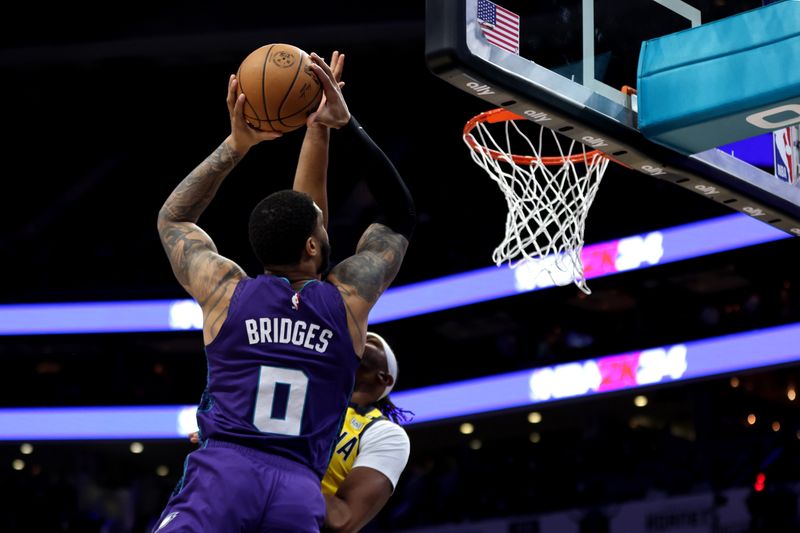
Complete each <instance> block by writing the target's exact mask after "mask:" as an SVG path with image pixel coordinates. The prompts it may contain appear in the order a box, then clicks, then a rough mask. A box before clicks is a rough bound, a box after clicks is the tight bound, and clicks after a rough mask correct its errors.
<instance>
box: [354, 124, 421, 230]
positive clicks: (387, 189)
mask: <svg viewBox="0 0 800 533" xmlns="http://www.w3.org/2000/svg"><path fill="white" fill-rule="evenodd" d="M339 131H341V132H343V133H344V134H345V135H346V136H347V137H350V138H352V142H353V146H354V149H355V150H357V151H358V154H357V155H358V157H357V160H358V164H359V165H360V166H361V167H362V171H363V172H364V181H366V183H367V186H368V187H369V190H370V192H371V193H372V196H373V197H374V198H375V201H376V203H377V204H378V207H379V208H380V210H381V212H382V213H383V214H382V216H381V217H380V218H379V219H378V222H379V223H381V224H383V225H385V226H388V227H389V228H391V229H392V230H393V231H395V232H397V233H399V234H401V235H403V236H404V237H405V238H406V239H410V238H411V234H412V233H413V232H414V226H415V225H416V223H417V211H416V208H415V207H414V199H413V198H412V197H411V193H409V192H408V188H407V187H406V184H405V183H404V182H403V178H401V177H400V174H399V173H398V172H397V169H396V168H395V167H394V165H393V164H392V162H391V161H390V160H389V158H388V157H386V154H384V153H383V150H381V149H380V148H379V147H378V145H377V144H375V141H373V140H372V138H371V137H370V136H369V135H367V132H366V131H364V128H362V127H361V124H359V123H358V121H357V120H356V119H355V117H353V116H352V115H351V117H350V122H348V123H347V125H346V126H344V127H343V128H341V129H340V130H339ZM354 155H355V154H354Z"/></svg>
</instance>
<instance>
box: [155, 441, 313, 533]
mask: <svg viewBox="0 0 800 533" xmlns="http://www.w3.org/2000/svg"><path fill="white" fill-rule="evenodd" d="M324 518H325V501H324V500H323V498H322V493H321V491H320V480H319V478H318V477H317V475H316V474H315V473H314V472H313V471H312V470H311V469H309V468H307V467H305V466H303V465H301V464H300V463H296V462H294V461H292V460H290V459H286V458H284V457H280V456H276V455H271V454H268V453H265V452H262V451H259V450H254V449H252V448H248V447H245V446H239V445H237V444H231V443H228V442H221V441H206V444H205V445H204V446H203V447H202V448H200V449H198V450H195V451H194V452H192V453H190V454H189V455H188V456H187V457H186V464H185V466H184V474H183V478H182V479H181V481H180V483H179V484H178V487H177V488H176V489H175V492H174V493H173V494H172V496H171V497H170V499H169V502H168V503H167V507H166V509H164V512H163V513H162V514H161V517H160V518H159V519H158V522H157V523H156V527H155V529H154V530H153V531H154V533H155V531H158V532H159V533H176V532H184V531H191V532H200V531H214V532H215V533H224V532H227V531H230V532H237V533H238V532H248V531H254V532H256V531H257V532H265V533H266V532H278V531H286V532H288V531H292V532H295V531H297V532H300V531H314V532H318V531H319V530H320V527H322V522H323V519H324Z"/></svg>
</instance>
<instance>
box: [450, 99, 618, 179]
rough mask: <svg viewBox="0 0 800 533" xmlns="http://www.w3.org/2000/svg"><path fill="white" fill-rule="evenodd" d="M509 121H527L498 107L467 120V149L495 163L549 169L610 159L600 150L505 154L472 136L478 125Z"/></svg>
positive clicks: (465, 136)
mask: <svg viewBox="0 0 800 533" xmlns="http://www.w3.org/2000/svg"><path fill="white" fill-rule="evenodd" d="M510 120H527V119H526V118H525V117H523V116H521V115H517V114H516V113H513V112H511V111H509V110H508V109H503V108H502V107H498V108H496V109H490V110H488V111H484V112H483V113H479V114H477V115H475V116H474V117H472V118H471V119H469V120H468V121H467V123H466V124H464V132H463V135H464V140H465V141H466V142H467V144H468V145H469V147H470V148H472V149H473V150H474V151H476V152H483V153H484V154H486V155H487V156H489V157H491V158H492V159H495V160H497V161H508V159H509V158H510V159H511V160H512V161H513V162H514V163H516V164H518V165H533V164H542V165H545V166H548V167H551V166H559V165H563V164H564V163H566V162H567V161H569V162H570V163H584V162H591V161H593V160H594V159H595V158H596V157H603V158H606V159H610V158H609V157H608V156H606V155H605V154H603V153H602V152H601V151H600V150H591V151H589V152H580V153H577V154H573V155H569V156H560V155H559V156H548V157H536V156H532V155H516V154H505V153H503V152H499V151H497V150H493V149H491V148H489V147H487V146H483V145H481V144H480V143H479V142H478V141H477V140H476V139H475V137H474V136H473V135H472V130H473V129H475V126H477V125H478V124H479V123H482V122H487V123H489V124H495V123H498V122H508V121H510Z"/></svg>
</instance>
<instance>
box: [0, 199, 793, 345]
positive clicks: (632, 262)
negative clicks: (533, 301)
mask: <svg viewBox="0 0 800 533" xmlns="http://www.w3.org/2000/svg"><path fill="white" fill-rule="evenodd" d="M787 237H789V235H788V234H786V233H783V232H782V231H780V230H778V229H775V228H774V227H772V226H769V225H767V224H763V223H761V222H758V221H757V220H754V219H752V218H750V217H748V216H745V215H741V214H733V215H728V216H724V217H719V218H714V219H711V220H705V221H701V222H694V223H692V224H685V225H682V226H675V227H672V228H668V229H664V230H661V231H654V232H651V233H647V234H643V235H634V236H631V237H626V238H624V239H618V240H614V241H608V242H603V243H598V244H592V245H589V246H586V247H585V248H584V250H583V261H584V266H585V272H586V277H587V278H589V279H591V278H597V277H601V276H607V275H610V274H616V273H618V272H625V271H628V270H637V269H641V268H647V267H650V266H654V265H663V264H666V263H671V262H675V261H681V260H684V259H691V258H694V257H701V256H704V255H709V254H713V253H718V252H724V251H728V250H733V249H736V248H742V247H745V246H752V245H755V244H761V243H765V242H770V241H775V240H779V239H783V238H787ZM540 273H541V269H540V267H538V266H537V265H536V264H533V263H528V264H525V265H522V266H520V267H518V268H516V269H511V268H509V267H508V266H503V267H500V268H498V267H494V266H492V267H488V268H483V269H479V270H473V271H470V272H463V273H461V274H455V275H452V276H446V277H442V278H437V279H433V280H428V281H423V282H420V283H413V284H410V285H404V286H401V287H394V288H391V289H389V290H388V291H387V292H386V294H385V295H384V296H383V297H382V298H381V299H380V301H378V304H377V305H376V306H375V308H374V309H373V310H372V313H371V314H370V323H371V324H380V323H381V322H388V321H391V320H400V319H402V318H408V317H412V316H417V315H422V314H425V313H433V312H436V311H443V310H445V309H452V308H454V307H460V306H463V305H470V304H475V303H479V302H485V301H489V300H494V299H497V298H505V297H507V296H513V295H515V294H520V293H524V292H529V291H534V290H539V289H544V288H547V287H550V286H552V285H553V282H552V280H550V279H549V278H548V277H547V276H546V275H539V274H540ZM202 319H203V317H202V313H201V312H200V308H199V307H198V306H197V304H196V303H195V302H194V301H193V300H149V301H148V300H145V301H128V302H83V303H48V304H14V305H0V335H52V334H70V333H139V332H158V331H181V330H198V329H200V328H201V327H202Z"/></svg>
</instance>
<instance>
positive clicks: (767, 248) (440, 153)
mask: <svg viewBox="0 0 800 533" xmlns="http://www.w3.org/2000/svg"><path fill="white" fill-rule="evenodd" d="M707 3H708V4H709V5H711V4H713V3H714V2H707ZM723 4H724V2H723ZM548 5H550V4H548ZM553 6H555V3H553ZM269 42H289V43H292V44H295V45H297V46H299V47H301V48H303V49H305V50H307V51H316V52H318V53H319V54H321V55H324V56H325V57H329V56H330V53H331V52H332V51H333V50H334V49H338V50H340V51H343V52H345V53H346V55H347V63H346V67H345V73H344V80H345V81H346V82H347V86H346V88H345V96H346V98H347V101H348V103H349V105H350V108H351V110H352V111H353V113H354V114H355V115H356V116H358V118H359V120H360V122H361V123H362V125H364V126H365V128H366V129H367V131H368V132H370V134H371V136H372V137H373V138H374V139H375V140H376V141H377V142H378V144H379V145H380V146H381V147H382V148H383V149H384V150H385V152H386V153H387V154H388V155H389V157H390V158H391V159H392V160H393V161H394V163H395V164H396V166H397V167H398V169H399V170H400V172H401V173H402V175H403V176H404V178H405V179H406V181H407V183H408V186H409V188H410V190H411V191H412V193H413V195H414V197H415V200H416V203H417V208H418V211H419V225H418V227H417V231H416V234H415V236H414V239H413V242H412V244H411V247H410V249H409V253H408V255H407V258H406V260H405V263H404V265H403V268H402V270H401V272H400V274H399V276H398V278H397V280H396V282H395V285H396V286H399V285H403V284H407V283H413V282H416V281H420V280H426V279H430V278H434V277H438V276H443V275H447V274H452V273H456V272H462V271H466V270H471V269H474V268H479V267H485V266H487V265H489V264H490V263H491V260H490V256H491V252H492V250H493V248H494V246H495V245H496V244H497V243H498V242H499V241H500V239H501V238H502V232H503V227H504V220H505V202H504V200H503V198H502V196H501V194H500V193H499V191H497V190H496V188H495V185H494V184H493V183H492V182H491V181H490V180H489V179H488V177H486V176H485V175H484V174H483V172H482V171H481V170H480V169H479V168H477V167H476V166H475V165H474V164H473V163H472V161H471V160H470V158H469V154H468V151H467V148H466V147H465V146H464V144H463V142H462V141H461V129H462V127H463V124H464V122H465V121H466V120H467V119H468V118H470V117H471V116H473V115H474V114H476V113H478V112H481V111H484V110H485V109H486V105H485V104H484V103H482V102H481V101H479V100H477V99H475V98H473V97H471V96H468V95H466V94H464V93H462V92H460V91H457V90H456V89H454V88H452V87H450V86H449V85H447V84H446V83H444V82H442V81H441V80H439V79H437V78H435V77H434V76H433V75H432V74H430V72H429V71H428V70H427V67H426V65H425V61H424V4H423V2H421V1H419V0H415V1H414V2H396V3H395V2H393V3H383V2H374V3H365V2H355V1H339V2H319V1H310V2H309V1H307V2H303V3H295V4H289V3H276V2H261V3H244V4H223V3H219V2H211V1H201V2H172V3H161V2H139V3H136V4H114V3H109V4H102V5H100V4H92V3H88V4H80V5H75V4H52V5H51V4H49V3H46V4H37V3H25V4H19V5H15V6H13V8H11V7H9V9H8V12H7V13H6V16H4V17H2V19H0V47H1V48H0V76H2V81H3V83H2V84H0V87H1V88H0V91H2V92H1V93H0V105H1V106H2V118H3V125H4V128H3V129H4V132H5V136H4V137H5V140H4V141H3V163H4V165H3V171H2V172H3V178H4V179H3V189H2V190H3V192H2V195H0V197H2V204H1V205H2V209H0V264H2V271H3V279H4V283H2V285H0V302H2V303H20V302H53V301H96V300H132V299H149V298H182V297H185V296H186V295H185V293H184V292H183V291H182V289H181V288H180V286H179V285H178V283H177V282H176V281H175V280H174V278H173V276H172V273H171V271H170V268H169V264H168V262H167V260H166V257H164V254H163V251H162V249H161V246H160V243H159V241H158V236H157V233H156V229H155V222H156V215H157V213H158V209H159V207H160V206H161V204H162V203H163V201H164V200H165V199H166V197H167V196H168V194H169V193H170V191H171V190H172V189H173V187H174V186H175V185H176V184H177V183H178V182H179V181H180V180H181V179H182V178H183V177H184V176H185V175H186V174H187V173H188V172H189V171H191V169H192V168H193V167H194V166H195V165H196V164H198V163H199V162H200V161H202V160H203V158H205V157H206V156H207V155H208V154H210V153H211V152H212V151H213V149H214V148H215V147H216V146H218V144H219V143H220V142H221V141H222V140H223V139H224V138H225V136H226V135H227V134H228V131H229V129H228V128H229V125H228V117H227V111H226V108H225V102H224V98H225V91H226V83H227V79H228V76H229V74H230V73H232V72H234V71H235V70H236V68H237V66H238V64H239V62H240V61H241V60H242V59H243V58H244V57H245V56H246V55H247V54H248V53H249V52H250V51H251V50H253V49H255V48H257V47H259V46H261V45H263V44H265V43H269ZM543 53H544V52H543ZM552 53H553V54H555V53H558V51H557V50H553V51H552ZM301 141H302V130H301V131H298V132H294V133H292V134H289V135H286V136H285V138H283V139H280V140H278V141H274V142H270V143H264V144H262V145H260V146H258V147H256V148H255V149H253V150H252V151H251V153H250V154H248V156H247V157H246V159H245V160H244V161H243V162H242V164H241V165H240V166H239V167H238V168H237V169H236V170H235V171H234V172H233V173H232V174H231V175H230V177H229V178H228V179H227V181H226V182H225V184H224V185H223V187H222V189H221V190H220V193H219V194H218V196H217V198H216V199H215V201H214V202H213V203H212V205H211V206H210V208H209V209H208V210H207V211H206V213H205V214H204V216H203V217H202V218H201V221H200V222H201V225H202V227H203V228H205V229H206V230H207V231H208V232H209V233H210V235H211V236H212V237H213V238H214V240H215V242H216V243H217V246H218V247H219V250H220V252H221V253H222V254H224V255H226V256H228V257H230V258H232V259H234V260H235V261H237V262H238V263H239V264H240V265H242V266H243V267H244V268H245V269H246V270H247V271H248V273H250V274H251V275H254V274H257V273H258V265H257V263H256V261H255V258H254V256H253V255H252V253H251V251H250V249H249V245H248V243H247V238H246V222H247V216H248V214H249V212H250V209H251V208H252V206H253V205H254V204H255V203H256V202H257V201H258V200H259V199H261V198H262V197H263V196H265V195H267V194H269V193H270V192H272V191H275V190H278V189H281V188H286V187H290V186H291V179H292V176H293V172H294V164H295V162H296V156H297V153H298V150H299V146H300V143H301ZM329 185H330V211H331V227H330V234H331V241H332V244H333V259H334V261H339V260H341V259H343V258H344V257H347V256H348V255H349V254H350V253H352V251H353V250H354V247H355V243H356V242H357V239H358V237H359V236H360V233H361V232H362V231H363V229H364V228H365V227H366V225H367V224H368V223H369V222H370V221H371V220H372V217H373V216H374V214H375V208H374V205H373V204H372V200H371V198H370V196H369V193H368V192H367V190H366V189H365V188H364V186H363V184H361V183H360V177H359V174H358V162H357V161H353V160H352V159H351V158H349V157H348V153H346V152H345V151H343V147H341V146H340V145H339V143H338V142H337V138H336V133H335V132H334V133H333V144H332V148H331V165H330V172H329ZM727 213H729V211H728V210H727V209H725V208H724V207H722V206H719V205H716V204H714V203H711V202H707V201H705V200H703V199H702V198H699V197H697V196H695V195H692V194H690V193H688V192H686V191H683V190H681V189H679V188H677V187H674V186H671V185H669V184H666V183H662V182H659V181H657V180H654V179H651V178H648V177H645V176H643V175H641V174H636V173H632V172H629V171H626V170H624V169H622V168H619V167H616V166H614V165H612V168H610V170H609V171H608V173H607V175H606V178H605V181H604V183H603V185H602V187H601V189H600V192H599V194H598V196H597V199H596V202H595V205H594V207H593V208H592V211H591V214H590V216H589V220H588V224H587V230H586V240H587V242H589V243H592V242H600V241H604V240H608V239H613V238H619V237H625V236H628V235H632V234H636V233H642V232H646V231H651V230H655V229H660V228H663V227H667V226H672V225H676V224H680V223H685V222H690V221H695V220H701V219H705V218H711V217H715V216H719V215H723V214H727ZM709 238H713V236H709ZM797 246H798V245H797V242H796V240H793V239H789V240H785V241H780V242H775V243H771V244H766V245H760V246H757V247H751V248H745V249H741V250H737V251H732V252H728V253H724V254H717V255H713V256H709V257H704V258H701V259H694V260H689V261H684V262H680V263H677V264H673V265H665V266H660V267H656V268H651V269H646V270H643V271H638V272H632V273H628V274H624V275H616V276H610V277H607V278H603V279H597V280H592V281H590V287H591V288H592V290H593V294H592V296H590V297H586V296H585V295H583V294H582V293H580V291H578V290H577V289H576V288H575V287H574V286H569V287H563V288H556V289H551V290H547V291H540V292H537V293H534V294H525V295H520V296H516V297H513V298H507V299H503V300H497V301H493V302H488V303H484V304H479V305H473V306H469V307H465V308H459V309H454V310H449V311H445V312H440V313H435V314H431V315H424V316H420V317H416V318H410V319H405V320H401V321H397V322H392V323H387V324H381V325H380V326H377V327H376V328H375V330H376V331H378V332H379V333H381V334H382V335H384V336H385V337H386V338H387V339H388V340H389V342H390V343H391V344H392V346H393V348H394V350H395V352H396V353H397V354H398V357H399V359H400V366H401V367H402V377H401V379H400V381H399V385H398V390H403V389H410V388H416V387H420V386H425V385H431V384H436V383H443V382H448V381H454V380H458V379H465V378H470V377H477V376H483V375H490V374H495V373H500V372H507V371H512V370H517V369H525V368H531V367H534V366H538V365H544V364H553V363H559V362H566V361H570V360H575V359H582V358H586V357H595V356H601V355H607V354H612V353H622V352H625V351H627V350H635V349H641V348H647V347H651V346H660V345H664V344H669V343H677V342H683V341H689V340H693V339H697V338H705V337H711V336H716V335H722V334H726V333H732V332H737V331H747V330H751V329H756V328H761V327H767V326H772V325H778V324H786V323H792V322H796V321H798V320H800V296H799V294H798V287H800V275H798V272H797V267H796V258H797V254H798V247H797ZM0 356H1V357H2V359H3V362H4V367H5V369H6V371H5V372H3V373H2V374H0V405H2V406H65V405H124V404H130V405H141V404H188V403H195V402H196V401H197V400H198V399H199V395H200V393H201V391H202V389H203V387H204V384H205V373H206V367H205V360H204V356H203V351H202V338H201V335H200V334H199V333H197V332H193V333H163V334H135V335H91V336H51V337H4V338H3V339H2V340H0ZM796 375H797V368H795V367H790V368H780V369H773V370H770V371H761V372H758V373H754V374H752V375H748V376H739V379H740V383H739V386H738V387H736V388H734V387H732V386H731V385H730V381H729V377H724V378H721V379H717V380H708V381H703V382H697V383H691V384H682V385H680V386H678V387H672V388H663V389H657V390H655V391H652V392H651V393H648V394H649V397H650V403H649V405H648V407H647V408H645V409H644V410H641V409H637V408H635V407H634V406H633V403H632V397H633V394H627V395H626V394H622V395H618V396H612V397H608V398H601V399H594V400H592V401H590V402H573V403H566V404H562V405H557V406H552V407H547V408H545V409H543V410H542V413H543V416H544V421H543V423H542V424H541V426H540V427H537V428H536V431H537V432H539V433H540V436H541V441H540V442H539V443H536V444H534V443H532V442H531V441H530V438H529V437H530V433H531V430H532V428H531V426H530V424H528V422H527V420H526V415H527V411H524V412H510V413H502V414H495V415H491V416H484V417H481V418H479V419H478V420H473V423H474V424H475V425H476V433H475V434H474V435H471V436H469V437H467V436H464V435H461V434H459V433H458V425H459V424H460V423H461V422H462V421H461V420H454V421H446V422H440V423H437V424H433V425H428V426H411V427H410V428H409V434H410V436H411V439H412V456H411V460H410V463H409V466H408V468H407V470H406V472H405V474H404V477H403V479H402V481H401V484H400V485H399V486H398V489H397V492H396V494H395V496H394V497H393V498H392V500H391V501H390V504H389V505H388V506H387V508H386V510H385V511H384V513H382V515H381V516H380V517H379V518H378V519H377V520H376V522H375V525H374V526H373V527H375V528H376V529H377V528H380V529H393V528H399V527H411V526H417V525H424V524H432V523H441V522H448V521H461V520H466V519H479V518H484V517H492V516H505V515H510V514H525V513H538V512H545V511H550V510H555V509H567V508H573V507H578V506H589V505H602V504H608V503H613V502H621V501H626V500H631V499H637V498H643V497H646V496H653V495H654V494H656V493H658V494H664V493H666V494H684V493H690V492H693V491H703V490H706V491H708V490H722V489H724V488H728V487H737V486H750V485H752V482H753V480H754V477H755V474H756V472H758V471H759V470H760V469H763V468H765V464H764V463H765V458H767V457H769V456H770V454H771V453H772V452H774V451H775V450H778V453H777V457H778V458H779V459H776V460H774V461H772V462H770V463H769V465H767V466H768V467H769V468H771V469H772V470H770V474H769V477H768V480H769V481H770V483H775V485H774V486H776V487H777V486H780V484H781V483H783V482H789V481H793V482H796V481H798V480H800V470H798V464H797V451H798V444H799V443H800V441H799V440H798V436H800V434H799V433H797V432H798V430H800V421H799V420H798V417H797V413H796V408H795V407H794V403H793V402H791V401H790V400H788V399H787V396H786V390H787V387H790V386H793V384H794V382H795V379H796ZM642 412H645V415H644V416H645V417H647V418H648V420H649V422H647V423H646V424H637V423H633V422H632V417H634V416H639V415H641V413H642ZM751 412H757V413H758V415H759V422H758V423H757V424H756V425H755V426H753V427H750V426H748V425H747V424H746V423H745V419H746V416H747V414H749V413H751ZM773 421H780V424H781V429H780V431H777V432H774V431H772V429H771V423H772V422H773ZM475 438H478V439H481V441H482V447H481V449H480V450H473V449H471V448H470V446H469V442H470V440H472V439H475ZM128 444H129V443H91V444H89V443H49V444H41V445H40V444H36V445H35V451H34V454H33V455H32V456H30V458H28V459H26V461H27V466H26V468H25V469H24V470H23V471H20V472H16V471H12V469H11V467H10V464H11V461H12V460H13V459H14V458H16V457H18V456H19V452H18V449H19V446H18V444H6V445H2V446H0V482H2V483H3V484H4V486H6V487H12V488H13V490H11V491H10V492H12V493H13V498H12V499H10V500H9V504H10V505H9V509H12V511H11V512H10V513H4V514H3V516H2V517H0V519H1V520H3V521H5V522H4V523H0V529H2V530H3V531H14V530H18V531H100V528H101V527H105V528H106V529H104V530H107V531H137V532H138V531H143V530H144V528H145V527H146V525H147V524H149V523H150V521H151V520H153V519H154V518H155V516H156V515H158V513H160V511H161V509H162V508H163V505H164V503H165V502H166V498H167V495H168V493H169V491H170V490H171V489H172V487H173V486H174V484H175V482H176V481H177V479H178V477H179V475H180V471H181V464H182V461H183V456H184V455H185V454H186V453H187V452H188V451H190V450H191V446H190V445H189V444H188V443H177V442H145V452H144V453H143V454H141V455H136V456H134V455H132V454H130V453H129V451H128ZM159 465H163V466H166V467H167V469H168V473H167V474H166V475H164V476H159V475H156V473H155V472H156V467H157V466H159ZM42 507H44V508H47V509H48V510H49V511H51V512H49V513H47V514H43V513H37V512H36V510H37V509H41V508H42ZM103 524H105V525H104V526H103ZM754 527H755V526H754ZM31 528H33V529H31Z"/></svg>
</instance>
